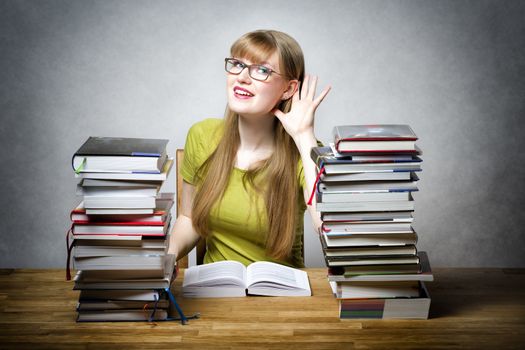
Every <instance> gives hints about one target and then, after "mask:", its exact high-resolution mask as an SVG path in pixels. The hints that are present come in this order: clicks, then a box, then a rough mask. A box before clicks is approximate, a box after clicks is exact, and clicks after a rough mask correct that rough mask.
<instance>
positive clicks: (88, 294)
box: [78, 289, 160, 302]
mask: <svg viewBox="0 0 525 350" xmlns="http://www.w3.org/2000/svg"><path fill="white" fill-rule="evenodd" d="M159 299H160V294H159V292H157V291H155V290H135V289H133V290H132V289H130V290H126V289H122V290H82V291H81V292H80V296H79V298H78V300H79V301H81V302H82V301H86V300H93V301H94V300H129V301H130V300H140V301H155V300H159Z"/></svg>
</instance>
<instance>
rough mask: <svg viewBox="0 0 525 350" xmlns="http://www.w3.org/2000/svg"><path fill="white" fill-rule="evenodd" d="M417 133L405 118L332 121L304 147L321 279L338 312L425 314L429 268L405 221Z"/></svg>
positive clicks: (416, 167) (417, 161)
mask: <svg viewBox="0 0 525 350" xmlns="http://www.w3.org/2000/svg"><path fill="white" fill-rule="evenodd" d="M416 140H417V137H416V135H415V133H414V132H413V131H412V129H411V128H410V127H409V126H408V125H370V126H369V125H345V126H337V127H335V128H334V142H333V143H332V144H330V147H314V148H312V152H311V157H312V159H313V160H314V161H315V163H316V164H317V167H318V170H319V180H318V182H317V184H316V189H315V196H316V201H317V204H316V209H317V211H319V212H320V213H321V220H322V221H323V223H322V227H321V232H320V239H321V245H322V248H323V253H324V257H325V261H326V264H327V266H328V280H329V282H330V285H331V287H332V290H333V292H334V295H335V297H336V298H337V299H338V300H339V305H340V317H341V318H428V311H429V308H430V297H429V295H428V291H427V289H426V287H425V284H424V282H425V281H432V280H433V276H432V273H431V270H430V264H429V262H428V257H427V255H426V254H425V252H418V250H417V248H416V243H417V234H416V232H415V231H414V229H413V227H412V223H413V215H412V214H413V211H414V199H413V197H412V192H415V191H417V190H418V188H417V181H418V176H417V175H416V174H417V173H418V172H419V171H421V162H422V160H421V158H420V157H419V156H420V155H421V151H420V149H419V148H418V147H417V146H416Z"/></svg>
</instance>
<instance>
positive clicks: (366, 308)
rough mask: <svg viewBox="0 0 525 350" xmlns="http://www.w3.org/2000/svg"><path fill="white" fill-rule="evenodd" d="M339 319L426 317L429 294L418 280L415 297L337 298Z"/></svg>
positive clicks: (428, 307)
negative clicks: (417, 289) (418, 289)
mask: <svg viewBox="0 0 525 350" xmlns="http://www.w3.org/2000/svg"><path fill="white" fill-rule="evenodd" d="M338 301H339V317H340V318H341V319H427V318H428V314H429V310H430V295H429V293H428V290H427V288H426V286H425V284H424V282H420V295H419V297H415V298H369V299H339V300H338Z"/></svg>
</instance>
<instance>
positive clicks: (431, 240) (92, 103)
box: [0, 0, 525, 267]
mask: <svg viewBox="0 0 525 350" xmlns="http://www.w3.org/2000/svg"><path fill="white" fill-rule="evenodd" d="M524 18H525V5H524V2H518V1H326V2H322V1H296V0H287V1H283V2H280V1H265V2H263V3H261V5H253V4H252V3H251V2H248V1H233V0H230V1H191V2H190V1H165V2H164V1H156V2H153V3H152V4H150V3H149V2H145V1H2V2H0V33H1V34H0V35H1V36H0V40H1V41H0V65H1V69H0V74H1V75H0V79H1V84H0V91H1V93H0V116H1V126H0V130H1V134H0V136H1V138H0V143H1V144H0V149H1V167H0V174H1V181H0V191H1V197H0V198H1V199H0V200H1V202H0V203H1V211H0V219H1V220H0V222H1V241H0V267H62V266H64V262H65V240H64V236H65V232H66V230H67V229H68V226H69V211H70V210H71V209H72V208H73V207H74V206H75V205H76V204H77V202H78V201H79V199H78V198H76V196H75V184H76V180H75V179H74V176H73V171H72V169H71V165H70V158H71V155H72V154H73V153H74V152H75V151H76V149H77V148H78V147H79V146H80V144H81V143H82V142H83V141H84V140H85V139H86V138H87V137H88V136H90V135H98V136H128V137H159V138H168V139H170V143H169V152H170V153H171V154H174V153H175V149H177V148H182V147H183V145H184V140H185V136H186V132H187V130H188V128H189V127H190V126H191V125H192V124H193V123H195V122H196V121H198V120H201V119H203V118H206V117H210V116H215V117H222V114H223V111H224V107H225V101H226V98H225V97H226V95H225V73H224V71H223V63H222V62H223V61H222V60H223V58H224V57H225V56H227V55H228V50H229V47H230V45H231V43H232V42H233V41H234V40H235V39H236V38H237V37H239V36H240V35H242V34H243V33H245V32H247V31H251V30H254V29H259V28H273V29H278V30H282V31H285V32H287V33H289V34H291V35H292V36H293V37H295V38H296V39H297V40H298V41H299V43H300V44H301V45H302V47H303V50H304V53H305V57H306V63H307V71H308V72H310V73H313V74H317V75H319V76H320V84H321V86H324V85H326V84H331V85H332V86H333V91H332V92H331V93H330V94H329V96H328V97H327V98H326V100H325V101H324V103H323V104H322V105H321V107H320V108H319V110H318V113H317V119H316V134H317V136H318V138H319V139H321V140H323V141H324V142H328V141H329V140H330V133H331V129H332V127H333V126H334V125H337V124H365V123H403V124H404V123H406V124H410V125H411V126H412V128H413V129H414V130H415V131H416V133H417V134H418V136H419V137H420V140H419V141H418V144H419V146H420V147H421V148H422V149H423V152H424V164H423V165H424V171H423V172H422V173H421V181H420V183H419V186H420V191H419V192H418V193H417V194H416V196H415V197H416V211H415V218H416V222H415V228H416V230H417V232H418V234H419V237H420V241H419V244H418V246H419V248H420V249H424V250H427V251H428V252H429V255H430V258H431V262H432V264H433V265H434V266H480V267H481V266H483V267H487V266H498V267H518V266H520V267H523V266H525V264H524V258H523V252H524V250H525V249H524V248H525V238H524V233H523V232H522V231H523V227H525V219H524V216H523V215H522V210H523V207H524V204H525V203H524V202H525V201H524V196H523V190H524V184H523V180H524V179H525V177H524V167H523V161H524V152H525V151H524V146H525V141H524V138H523V130H522V129H523V126H524V109H525V102H524V97H525V93H524V92H525V74H524V73H525V69H524V66H525V25H524V21H523V19H524ZM174 182H175V177H174V176H173V174H172V176H171V177H170V180H169V183H167V184H166V185H165V188H164V189H165V190H167V191H170V190H171V191H174V188H175V186H174ZM306 220H307V223H306V227H308V229H307V231H306V232H305V234H306V263H307V265H308V266H323V261H322V255H321V249H320V246H319V243H318V241H317V238H316V237H315V234H314V233H313V231H312V230H311V229H310V224H309V223H310V221H309V219H308V218H307V219H306Z"/></svg>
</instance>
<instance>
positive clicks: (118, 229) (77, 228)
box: [72, 220, 170, 236]
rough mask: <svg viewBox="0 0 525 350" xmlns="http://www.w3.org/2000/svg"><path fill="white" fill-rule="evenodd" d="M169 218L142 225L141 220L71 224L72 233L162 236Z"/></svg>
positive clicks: (167, 225)
mask: <svg viewBox="0 0 525 350" xmlns="http://www.w3.org/2000/svg"><path fill="white" fill-rule="evenodd" d="M169 224H170V220H166V221H165V222H156V223H153V224H152V225H144V223H142V222H137V223H133V222H131V223H126V224H123V223H118V222H117V223H107V222H106V223H87V224H73V230H72V232H73V235H82V234H92V235H104V234H126V235H158V236H164V235H166V234H167V230H168V227H169Z"/></svg>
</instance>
